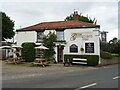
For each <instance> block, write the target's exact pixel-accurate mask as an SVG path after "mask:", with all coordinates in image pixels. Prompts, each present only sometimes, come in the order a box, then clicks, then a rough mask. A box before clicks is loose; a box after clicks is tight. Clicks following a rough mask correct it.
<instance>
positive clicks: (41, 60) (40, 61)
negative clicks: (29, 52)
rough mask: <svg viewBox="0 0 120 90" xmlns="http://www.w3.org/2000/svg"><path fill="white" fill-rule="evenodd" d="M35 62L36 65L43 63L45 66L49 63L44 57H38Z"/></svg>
mask: <svg viewBox="0 0 120 90" xmlns="http://www.w3.org/2000/svg"><path fill="white" fill-rule="evenodd" d="M33 64H35V65H42V66H43V67H45V65H47V63H46V61H45V59H43V58H40V59H36V60H35V61H34V62H33Z"/></svg>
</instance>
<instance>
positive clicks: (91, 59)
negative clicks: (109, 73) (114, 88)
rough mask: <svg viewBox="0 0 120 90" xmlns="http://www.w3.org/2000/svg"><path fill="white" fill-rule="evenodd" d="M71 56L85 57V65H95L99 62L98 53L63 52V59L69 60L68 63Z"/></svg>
mask: <svg viewBox="0 0 120 90" xmlns="http://www.w3.org/2000/svg"><path fill="white" fill-rule="evenodd" d="M73 58H85V59H87V65H90V66H95V65H98V63H99V55H73V54H65V55H64V61H65V62H67V60H68V59H69V60H70V63H72V60H73Z"/></svg>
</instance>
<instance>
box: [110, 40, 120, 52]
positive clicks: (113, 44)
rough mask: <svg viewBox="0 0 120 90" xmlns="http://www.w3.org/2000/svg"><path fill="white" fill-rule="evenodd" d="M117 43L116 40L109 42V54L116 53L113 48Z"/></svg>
mask: <svg viewBox="0 0 120 90" xmlns="http://www.w3.org/2000/svg"><path fill="white" fill-rule="evenodd" d="M117 42H118V40H117V38H113V39H112V40H110V41H109V44H110V47H109V48H110V52H111V53H116V49H115V48H116V45H117Z"/></svg>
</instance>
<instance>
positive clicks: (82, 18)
mask: <svg viewBox="0 0 120 90" xmlns="http://www.w3.org/2000/svg"><path fill="white" fill-rule="evenodd" d="M64 20H65V21H69V20H74V14H70V16H67V17H66V18H65V19H64ZM78 20H79V21H83V22H88V23H93V24H96V23H97V20H96V19H95V18H94V19H93V20H92V19H91V18H90V17H88V16H87V17H86V16H83V15H82V14H81V13H80V14H78Z"/></svg>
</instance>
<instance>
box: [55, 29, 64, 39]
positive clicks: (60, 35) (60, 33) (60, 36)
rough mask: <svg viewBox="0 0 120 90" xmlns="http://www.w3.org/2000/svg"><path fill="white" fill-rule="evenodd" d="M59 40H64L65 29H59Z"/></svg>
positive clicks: (57, 33)
mask: <svg viewBox="0 0 120 90" xmlns="http://www.w3.org/2000/svg"><path fill="white" fill-rule="evenodd" d="M56 35H57V40H64V31H57V32H56Z"/></svg>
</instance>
